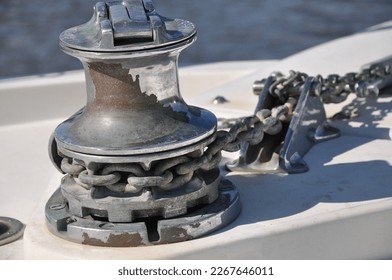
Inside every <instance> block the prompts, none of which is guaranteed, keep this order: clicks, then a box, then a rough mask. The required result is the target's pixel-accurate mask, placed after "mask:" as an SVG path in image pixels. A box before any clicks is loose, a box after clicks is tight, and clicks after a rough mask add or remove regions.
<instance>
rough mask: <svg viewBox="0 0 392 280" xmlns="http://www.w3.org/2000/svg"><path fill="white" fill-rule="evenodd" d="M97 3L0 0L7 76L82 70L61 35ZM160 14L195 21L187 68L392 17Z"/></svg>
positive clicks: (217, 9)
mask: <svg viewBox="0 0 392 280" xmlns="http://www.w3.org/2000/svg"><path fill="white" fill-rule="evenodd" d="M95 2H97V1H96V0H58V1H54V0H0V79H1V78H9V77H15V76H24V75H34V74H44V73H51V72H61V71H67V70H74V69H81V64H80V63H79V61H78V60H77V59H75V58H72V57H70V56H67V55H65V54H63V53H62V52H61V51H60V50H59V47H58V36H59V34H60V33H61V32H62V31H63V30H65V29H67V28H69V27H72V26H75V25H79V24H81V23H84V22H87V21H88V20H89V19H90V17H91V16H92V7H93V5H94V4H95ZM154 4H155V6H156V8H157V9H158V11H159V12H160V14H162V15H165V16H167V17H176V18H183V19H187V20H190V21H192V22H194V23H195V24H196V26H197V29H198V40H197V41H196V43H195V44H194V45H192V46H191V47H189V48H188V49H186V50H185V51H183V53H182V55H181V57H180V64H182V65H187V64H197V63H208V62H215V61H225V60H253V59H280V58H284V57H286V56H288V55H290V54H293V53H296V52H298V51H300V50H303V49H306V48H309V47H311V46H314V45H317V44H320V43H322V42H326V41H328V40H331V39H334V38H337V37H341V36H345V35H349V34H352V33H355V32H360V31H362V30H363V29H365V28H367V27H369V26H372V25H375V24H378V23H381V22H383V21H386V20H391V19H392V1H391V0H325V1H316V0H313V1H310V0H155V1H154Z"/></svg>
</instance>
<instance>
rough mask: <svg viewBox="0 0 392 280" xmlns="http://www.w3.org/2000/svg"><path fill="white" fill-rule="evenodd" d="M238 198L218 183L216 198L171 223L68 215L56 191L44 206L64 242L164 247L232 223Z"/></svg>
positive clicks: (227, 183)
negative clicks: (117, 220)
mask: <svg viewBox="0 0 392 280" xmlns="http://www.w3.org/2000/svg"><path fill="white" fill-rule="evenodd" d="M240 210H241V207H240V202H239V194H238V191H237V190H236V188H235V187H234V186H233V184H232V183H231V182H230V181H228V180H221V181H220V183H219V191H218V198H217V199H216V200H215V201H214V202H213V203H211V204H207V205H200V206H198V207H196V208H195V209H192V211H189V213H188V214H185V215H181V216H178V217H176V218H171V219H162V218H157V217H152V218H149V219H144V220H139V221H135V222H132V223H112V222H108V221H105V220H96V219H95V220H94V219H92V218H91V216H89V217H78V216H75V215H73V214H72V213H70V211H69V207H68V205H67V201H66V200H65V199H64V197H63V196H62V194H61V191H60V189H58V190H57V191H56V192H55V193H54V194H53V195H52V197H51V198H50V199H49V201H48V203H47V204H46V221H47V225H48V228H49V230H50V231H51V232H52V233H53V234H55V235H57V236H60V237H62V238H64V239H67V240H70V241H73V242H76V243H80V244H87V245H94V246H106V247H136V246H145V245H157V244H167V243H174V242H180V241H186V240H191V239H194V238H198V237H201V236H204V235H206V234H208V233H210V232H212V231H216V230H217V229H219V228H222V227H224V226H225V225H227V224H229V223H230V222H232V221H233V220H234V219H235V218H236V217H237V216H238V215H239V213H240Z"/></svg>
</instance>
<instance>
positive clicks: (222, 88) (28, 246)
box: [0, 24, 392, 259]
mask: <svg viewBox="0 0 392 280" xmlns="http://www.w3.org/2000/svg"><path fill="white" fill-rule="evenodd" d="M391 45H392V29H391V25H390V24H389V25H388V24H386V25H385V26H384V28H382V29H379V30H376V31H373V32H370V31H369V32H363V33H359V34H356V35H353V36H350V37H347V38H342V39H339V40H336V41H333V42H330V43H327V44H324V45H321V46H318V47H315V48H313V49H310V50H307V51H306V52H303V53H299V54H297V55H295V56H292V57H289V58H287V59H284V60H281V61H251V62H225V63H214V64H207V65H199V66H191V67H184V68H181V69H180V71H179V74H180V83H181V91H182V95H183V96H184V99H185V100H186V101H187V103H188V104H192V105H197V106H199V107H204V108H206V109H209V110H211V111H213V112H214V113H215V114H216V115H217V116H219V117H235V116H242V115H249V114H251V113H252V112H253V109H254V106H255V104H256V101H257V100H256V97H255V96H254V95H253V94H252V83H253V82H254V81H255V80H257V79H260V78H262V77H266V76H268V75H269V74H270V73H271V72H272V71H275V70H279V71H282V72H284V73H286V72H287V71H288V70H289V69H294V70H299V71H302V72H307V73H309V74H322V75H326V74H329V73H338V74H344V73H346V72H351V71H358V70H359V68H360V67H361V66H362V65H364V64H366V63H368V62H372V61H375V60H379V59H382V58H384V57H387V56H390V55H391V50H390V46H391ZM194 47H196V46H194ZM84 92H85V91H84V77H83V73H82V72H81V71H74V72H69V73H59V74H55V75H47V76H44V77H27V78H20V79H11V80H4V81H0V139H1V140H0V143H1V145H0V155H1V159H2V161H1V167H0V170H1V171H0V216H9V217H13V218H16V219H19V220H20V221H22V222H23V223H24V224H26V229H25V233H24V237H23V238H22V239H20V240H18V241H16V242H13V243H10V244H8V245H4V246H1V247H0V259H386V258H392V219H391V217H392V183H391V182H392V168H391V167H392V141H391V139H392V93H391V92H389V93H388V92H384V93H383V95H381V96H380V97H379V98H378V99H377V100H369V101H368V102H367V103H366V104H365V103H363V101H362V100H359V99H356V98H350V100H348V101H346V102H345V103H344V104H339V105H328V106H327V114H328V115H329V116H331V115H333V114H334V113H337V112H339V111H340V110H341V108H342V107H343V106H347V105H350V104H354V103H355V104H357V105H358V104H359V113H358V117H357V118H354V119H351V120H350V121H336V122H334V123H333V125H334V126H336V127H338V128H340V129H341V132H342V136H341V137H339V138H337V139H334V140H330V141H327V142H324V143H321V144H317V145H316V146H314V147H313V148H312V149H311V150H310V151H309V153H308V154H307V155H306V156H305V158H304V159H305V161H306V162H307V163H308V165H309V167H310V170H309V171H308V172H307V173H302V174H295V175H250V174H242V173H238V172H232V173H229V174H227V178H228V179H230V180H231V181H232V182H233V183H234V184H235V185H236V186H237V188H238V189H239V192H240V196H241V202H242V212H241V214H240V216H239V217H238V218H237V219H236V220H235V221H234V222H233V223H232V224H230V225H229V226H227V227H225V228H223V229H221V230H220V231H218V232H215V233H213V234H210V235H208V236H206V237H203V238H199V239H196V240H192V241H187V242H182V243H176V244H170V245H159V246H152V247H138V248H102V247H93V246H87V245H79V244H75V243H72V242H68V241H65V240H62V239H60V238H58V237H56V236H54V235H52V234H51V233H50V232H49V231H48V230H47V228H46V225H45V213H44V206H45V203H46V201H47V200H48V198H49V197H50V196H51V194H52V193H53V192H54V190H55V189H56V188H58V186H59V182H60V179H61V177H62V175H61V174H59V173H58V172H57V170H56V169H55V168H54V167H53V166H52V164H51V162H50V160H49V157H48V153H47V145H48V140H49V136H50V134H51V133H52V131H53V130H54V128H55V127H56V126H57V125H58V124H59V123H60V122H61V121H63V120H64V119H65V118H67V117H68V116H70V115H71V114H72V113H74V112H75V111H77V110H78V109H79V108H80V107H82V106H83V105H84V103H85V93H84ZM218 95H222V96H225V97H226V98H227V99H228V100H229V102H228V103H225V104H221V105H214V104H213V103H212V102H211V100H212V99H213V98H214V97H216V96H218ZM225 156H226V158H225V159H227V158H235V154H228V153H225Z"/></svg>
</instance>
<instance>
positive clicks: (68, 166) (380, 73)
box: [61, 65, 391, 193]
mask: <svg viewBox="0 0 392 280" xmlns="http://www.w3.org/2000/svg"><path fill="white" fill-rule="evenodd" d="M390 74H391V69H390V66H389V65H375V66H371V67H369V68H367V69H364V70H362V71H361V72H360V73H348V74H346V75H344V76H338V75H329V76H328V77H327V78H323V77H321V76H317V77H316V79H317V80H318V82H319V83H318V85H319V87H318V90H317V91H316V94H317V95H319V96H320V98H321V100H322V102H323V103H340V102H343V101H344V100H346V99H347V96H348V95H349V94H350V93H353V92H355V93H356V94H357V96H359V97H367V96H377V95H378V88H377V85H378V84H380V83H381V82H382V81H384V79H385V78H386V77H387V76H388V75H390ZM274 75H275V81H274V82H273V83H272V84H271V85H270V86H269V88H268V93H269V94H270V95H271V96H272V97H273V98H274V100H276V104H278V105H276V106H275V107H273V108H272V109H261V110H259V111H257V112H256V113H255V114H254V115H253V116H249V117H245V118H233V119H218V127H220V128H221V129H222V128H226V129H228V131H227V130H218V131H217V132H216V138H215V140H214V141H213V142H212V143H211V144H210V145H209V146H208V147H207V149H206V150H205V151H196V152H193V153H191V154H188V155H184V156H179V157H175V158H169V159H165V160H162V161H159V162H158V163H156V164H155V166H154V167H153V168H152V169H151V170H148V171H145V170H144V169H143V168H142V167H141V166H140V165H139V164H137V163H128V164H107V165H106V166H105V167H103V168H102V169H101V170H100V172H99V173H100V174H90V173H97V172H92V171H88V170H86V168H85V167H84V166H82V165H81V164H79V163H77V162H75V161H73V160H72V159H69V158H64V159H63V161H62V163H61V169H62V170H63V171H64V172H65V173H68V174H70V175H71V176H72V177H73V178H74V179H75V181H76V182H77V183H78V184H79V185H81V186H82V187H84V188H87V189H89V188H91V187H92V186H94V187H100V186H105V187H107V188H108V189H110V190H112V191H116V192H128V193H138V192H139V191H141V190H142V189H143V188H146V187H158V188H160V189H162V190H173V189H176V188H179V187H181V186H183V185H184V184H186V183H188V182H189V181H190V180H191V179H192V178H193V176H194V174H195V172H196V171H197V170H199V169H202V170H211V169H213V168H216V167H217V166H218V164H219V162H220V161H221V158H222V154H221V152H222V151H227V152H235V151H238V150H240V148H241V144H242V143H244V142H248V143H249V144H251V145H256V144H258V143H260V142H261V141H262V140H263V136H264V134H265V133H267V134H269V135H275V134H277V133H279V132H280V131H281V130H282V124H283V123H285V122H286V123H287V122H290V120H291V118H292V114H293V111H294V109H295V105H296V103H297V101H298V98H299V95H300V93H301V91H302V87H303V85H304V83H305V80H306V78H307V77H308V76H307V75H306V74H304V73H301V72H295V71H290V73H289V75H287V76H283V75H282V74H280V73H275V74H274ZM265 82H266V80H261V81H257V82H256V83H255V84H254V91H255V93H256V94H260V93H261V92H262V90H263V89H264V85H265ZM124 174H125V175H126V180H125V181H126V182H125V181H124V180H123V179H122V178H123V177H124Z"/></svg>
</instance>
